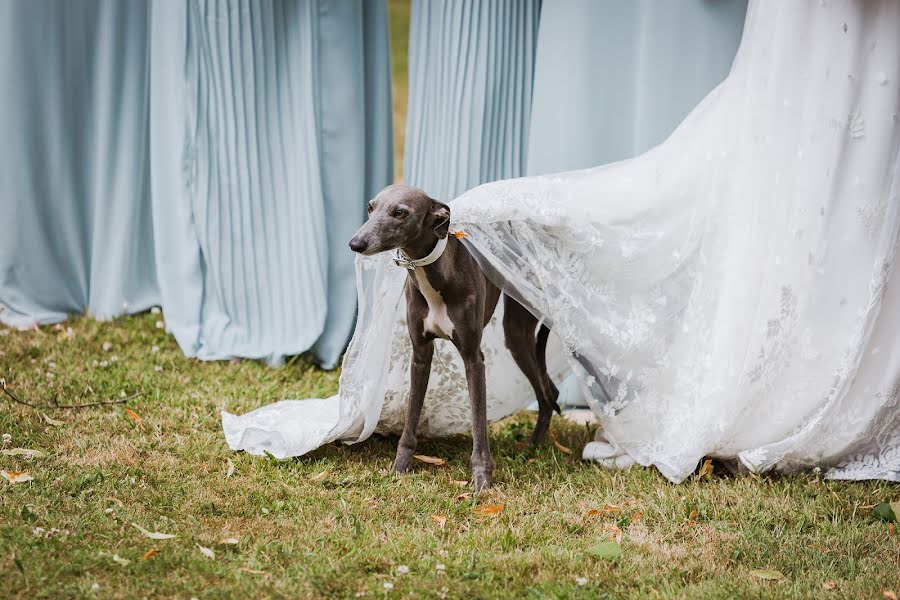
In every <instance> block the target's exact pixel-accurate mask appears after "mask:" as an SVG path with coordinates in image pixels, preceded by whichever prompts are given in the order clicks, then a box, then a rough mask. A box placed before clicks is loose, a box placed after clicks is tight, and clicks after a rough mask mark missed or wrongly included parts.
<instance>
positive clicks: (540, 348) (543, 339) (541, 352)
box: [537, 324, 562, 415]
mask: <svg viewBox="0 0 900 600" xmlns="http://www.w3.org/2000/svg"><path fill="white" fill-rule="evenodd" d="M549 339H550V328H549V327H547V326H546V325H543V324H541V329H540V330H539V331H538V334H537V360H538V365H539V366H540V368H541V373H543V375H544V377H546V379H547V383H549V384H550V392H551V393H552V394H553V397H552V398H550V400H551V402H553V410H555V411H556V414H558V415H561V414H562V409H561V408H560V407H559V404H558V403H557V402H556V401H557V399H558V398H559V390H558V389H557V387H556V385H554V383H553V380H552V379H550V375H549V374H548V373H547V341H548V340H549Z"/></svg>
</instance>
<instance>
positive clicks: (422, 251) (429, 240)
mask: <svg viewBox="0 0 900 600" xmlns="http://www.w3.org/2000/svg"><path fill="white" fill-rule="evenodd" d="M438 241H439V240H438V238H437V236H435V235H433V234H431V233H429V234H428V235H427V236H424V237H423V238H422V239H416V240H414V241H413V242H412V243H410V244H408V245H406V246H403V247H402V248H400V251H401V252H403V254H404V255H406V257H407V258H408V259H410V260H421V259H423V258H425V257H426V256H428V255H429V254H431V252H432V251H433V250H434V248H435V246H437V244H438ZM436 262H440V259H438V260H437V261H436ZM432 264H436V263H432Z"/></svg>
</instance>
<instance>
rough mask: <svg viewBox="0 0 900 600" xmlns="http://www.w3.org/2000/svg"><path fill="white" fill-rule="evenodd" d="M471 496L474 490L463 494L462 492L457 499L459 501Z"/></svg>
mask: <svg viewBox="0 0 900 600" xmlns="http://www.w3.org/2000/svg"><path fill="white" fill-rule="evenodd" d="M471 497H472V492H463V493H462V494H460V495H459V496H457V497H456V501H457V502H459V501H460V500H468V499H469V498H471Z"/></svg>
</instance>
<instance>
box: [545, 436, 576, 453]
mask: <svg viewBox="0 0 900 600" xmlns="http://www.w3.org/2000/svg"><path fill="white" fill-rule="evenodd" d="M550 441H552V442H553V446H554V447H555V448H556V449H557V450H559V451H560V452H562V453H563V454H572V449H571V448H566V447H565V446H563V445H562V444H560V443H559V440H557V439H556V434H555V433H553V432H552V431H551V432H550Z"/></svg>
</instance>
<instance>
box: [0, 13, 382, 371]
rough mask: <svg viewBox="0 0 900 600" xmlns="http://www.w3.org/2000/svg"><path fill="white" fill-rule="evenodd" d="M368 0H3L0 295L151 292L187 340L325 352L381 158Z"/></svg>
mask: <svg viewBox="0 0 900 600" xmlns="http://www.w3.org/2000/svg"><path fill="white" fill-rule="evenodd" d="M389 63H390V61H389V54H388V43H387V23H386V10H385V6H384V3H382V2H367V1H365V0H296V1H273V0H254V1H250V0H189V1H187V2H175V1H169V0H155V1H152V2H146V3H145V2H116V1H113V0H108V1H104V0H67V1H66V2H60V1H57V0H0V89H2V90H3V92H2V93H0V303H2V305H3V306H4V307H5V310H4V312H3V313H2V314H0V318H2V319H3V320H4V321H5V322H7V323H11V324H16V325H26V324H29V323H32V322H39V323H47V322H52V321H57V320H61V319H63V318H65V316H66V315H67V314H69V313H80V312H85V311H86V312H88V313H89V314H92V315H95V316H97V317H99V318H110V317H113V316H115V315H118V314H122V313H125V312H135V311H140V310H144V309H146V308H148V307H150V306H152V305H155V304H161V305H162V307H163V310H164V314H165V321H166V326H167V328H168V330H169V331H171V332H172V333H173V334H174V336H175V338H176V339H177V340H178V343H179V345H180V346H181V348H182V349H183V350H184V352H185V354H187V355H188V356H199V357H201V358H204V359H217V358H227V357H232V356H242V357H251V358H264V359H267V360H269V361H270V362H273V363H277V362H279V361H280V359H281V357H283V356H285V355H290V354H297V353H300V352H303V351H305V350H307V349H310V348H312V349H313V350H314V352H315V354H316V356H317V358H318V360H320V361H321V363H322V364H323V365H325V366H329V367H330V366H333V365H334V364H335V363H336V361H337V359H338V358H339V356H340V353H341V352H342V351H343V349H344V347H345V345H346V342H347V340H348V339H349V336H350V333H351V330H352V326H353V322H354V319H355V309H356V293H355V283H354V279H353V256H352V253H351V252H349V250H347V249H346V242H347V240H348V239H349V238H350V237H351V236H352V233H353V231H354V230H355V229H356V228H357V227H358V225H359V224H360V223H361V222H362V220H363V218H364V216H365V203H366V201H367V200H368V198H370V197H371V196H372V195H373V194H374V193H375V192H376V191H377V190H379V189H380V188H381V187H383V186H384V185H386V184H387V183H389V182H390V181H391V180H392V170H393V165H392V151H391V147H392V142H391V131H392V128H391V111H390V107H391V102H390V70H389Z"/></svg>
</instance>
